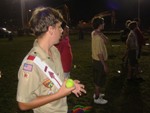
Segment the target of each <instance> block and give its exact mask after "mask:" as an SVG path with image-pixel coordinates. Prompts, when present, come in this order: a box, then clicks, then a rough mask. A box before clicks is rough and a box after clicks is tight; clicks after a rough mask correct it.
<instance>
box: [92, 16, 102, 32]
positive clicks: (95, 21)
mask: <svg viewBox="0 0 150 113" xmlns="http://www.w3.org/2000/svg"><path fill="white" fill-rule="evenodd" d="M101 24H104V18H101V17H99V16H98V17H94V18H93V19H92V26H93V29H97V28H98V27H99V25H101Z"/></svg>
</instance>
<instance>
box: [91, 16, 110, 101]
mask: <svg viewBox="0 0 150 113" xmlns="http://www.w3.org/2000/svg"><path fill="white" fill-rule="evenodd" d="M92 26H93V31H92V32H91V39H92V44H91V45H92V63H93V80H94V84H95V92H94V95H93V97H94V103H96V104H106V103H107V102H108V101H107V100H105V99H103V96H104V94H103V93H102V87H103V86H104V85H105V81H106V74H107V73H108V65H107V60H108V53H107V48H106V44H107V42H108V38H107V37H106V36H105V35H104V34H103V32H102V30H103V29H104V19H103V18H101V17H94V18H93V19H92Z"/></svg>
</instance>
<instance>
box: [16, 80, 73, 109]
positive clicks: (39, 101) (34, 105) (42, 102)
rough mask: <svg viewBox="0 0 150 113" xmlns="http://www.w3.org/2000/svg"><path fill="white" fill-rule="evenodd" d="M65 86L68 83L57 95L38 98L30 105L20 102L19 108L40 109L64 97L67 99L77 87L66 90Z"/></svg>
mask: <svg viewBox="0 0 150 113" xmlns="http://www.w3.org/2000/svg"><path fill="white" fill-rule="evenodd" d="M65 84H66V81H65V82H64V83H63V85H62V87H61V88H60V89H59V91H58V92H57V93H55V94H52V95H44V96H37V98H35V99H34V100H32V101H30V102H28V103H23V102H18V105H19V108H20V109H21V110H30V109H33V108H37V107H40V106H42V105H45V104H47V103H49V102H53V101H55V100H57V99H60V98H62V97H65V96H67V95H69V94H71V92H72V91H73V90H74V89H75V87H72V88H66V86H65Z"/></svg>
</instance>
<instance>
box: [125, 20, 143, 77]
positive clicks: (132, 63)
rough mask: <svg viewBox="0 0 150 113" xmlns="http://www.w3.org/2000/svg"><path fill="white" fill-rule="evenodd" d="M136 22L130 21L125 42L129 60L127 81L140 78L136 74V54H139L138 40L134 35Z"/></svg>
mask: <svg viewBox="0 0 150 113" xmlns="http://www.w3.org/2000/svg"><path fill="white" fill-rule="evenodd" d="M137 27H138V26H137V22H136V21H132V22H130V24H129V29H130V33H129V35H128V38H127V40H126V45H127V55H128V60H129V66H128V78H127V79H128V80H133V79H139V78H141V77H140V75H139V74H138V65H139V64H138V52H139V45H138V38H137V35H136V29H137Z"/></svg>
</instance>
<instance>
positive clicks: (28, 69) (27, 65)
mask: <svg viewBox="0 0 150 113" xmlns="http://www.w3.org/2000/svg"><path fill="white" fill-rule="evenodd" d="M32 68H33V65H32V64H27V63H24V65H23V70H25V71H30V72H31V71H32Z"/></svg>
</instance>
